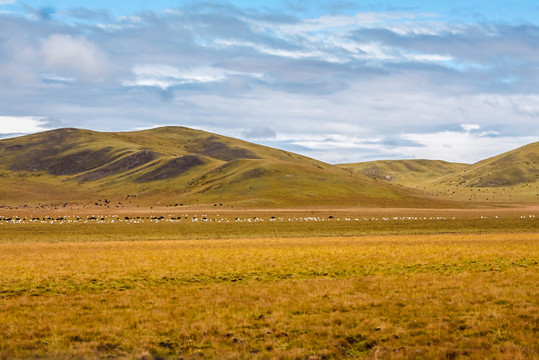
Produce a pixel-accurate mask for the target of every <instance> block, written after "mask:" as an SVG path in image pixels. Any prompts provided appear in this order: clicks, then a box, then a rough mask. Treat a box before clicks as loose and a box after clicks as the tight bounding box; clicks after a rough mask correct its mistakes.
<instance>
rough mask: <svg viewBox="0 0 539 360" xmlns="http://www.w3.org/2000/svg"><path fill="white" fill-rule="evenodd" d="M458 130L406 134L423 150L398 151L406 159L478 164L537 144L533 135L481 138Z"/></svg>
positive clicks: (405, 136)
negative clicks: (420, 145)
mask: <svg viewBox="0 0 539 360" xmlns="http://www.w3.org/2000/svg"><path fill="white" fill-rule="evenodd" d="M466 131H467V132H458V131H441V132H437V133H432V134H405V135H403V137H404V138H405V139H408V140H412V141H415V142H418V143H420V144H422V145H423V146H422V147H413V148H406V147H402V148H400V149H399V151H400V152H401V153H402V154H404V156H405V157H406V158H418V159H440V160H446V161H453V162H464V163H475V162H477V161H480V160H483V159H486V158H489V157H491V156H495V155H499V154H501V153H503V152H506V151H509V150H513V149H516V148H518V147H520V146H522V145H525V144H529V143H532V142H534V141H537V138H535V137H533V136H515V137H508V136H505V137H503V136H496V137H489V136H481V134H477V135H476V134H473V133H470V132H469V131H468V130H466Z"/></svg>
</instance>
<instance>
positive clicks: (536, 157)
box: [339, 142, 539, 203]
mask: <svg viewBox="0 0 539 360" xmlns="http://www.w3.org/2000/svg"><path fill="white" fill-rule="evenodd" d="M339 166H340V167H342V168H344V169H348V170H350V171H353V172H355V173H357V174H362V175H364V176H366V177H370V178H373V179H377V180H379V181H384V182H387V183H390V184H391V183H392V184H400V185H403V186H407V187H410V188H414V189H418V190H421V191H423V192H424V193H425V194H428V195H431V196H436V197H444V198H447V199H452V200H458V201H479V202H490V203H493V202H497V203H507V202H528V203H537V202H539V142H536V143H532V144H528V145H526V146H523V147H520V148H518V149H515V150H512V151H509V152H506V153H503V154H500V155H498V156H494V157H491V158H488V159H485V160H482V161H479V162H477V163H475V164H472V165H467V164H459V163H448V162H444V161H436V160H384V161H372V162H364V163H355V164H341V165H339Z"/></svg>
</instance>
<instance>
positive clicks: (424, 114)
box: [0, 0, 539, 163]
mask: <svg viewBox="0 0 539 360" xmlns="http://www.w3.org/2000/svg"><path fill="white" fill-rule="evenodd" d="M0 34H1V35H0V137H9V136H16V135H20V134H26V133H31V132H36V131H42V130H47V129H53V128H59V127H79V128H88V129H93V130H98V131H130V130H137V129H146V128H152V127H156V126H162V125H180V126H188V127H193V128H198V129H203V130H207V131H211V132H216V133H219V134H223V135H228V136H233V137H237V138H241V139H245V140H248V141H252V142H256V143H260V144H264V145H268V146H273V147H277V148H281V149H286V150H290V151H295V152H298V153H301V154H304V155H307V156H312V157H315V158H317V159H320V160H323V161H328V162H331V163H338V162H355V161H368V160H374V159H401V158H429V159H442V160H448V161H460V162H469V163H471V162H475V161H478V160H480V159H482V158H486V157H489V156H492V155H496V154H498V153H501V152H504V151H507V150H510V149H513V148H516V147H518V146H522V145H525V144H527V143H529V142H534V141H538V140H539V126H538V124H539V121H538V120H539V50H537V49H539V5H537V4H536V3H535V2H534V1H524V0H520V1H518V0H517V1H505V0H493V1H463V0H453V1H422V0H415V1H414V0H401V1H376V0H372V1H322V0H286V1H269V0H266V1H257V2H253V1H239V0H238V1H230V2H223V1H209V2H202V1H165V0H156V1H143V0H134V1H129V2H127V1H125V2H123V1H122V2H120V1H114V2H111V1H101V0H97V1H91V2H89V1H88V2H80V1H67V0H64V1H60V0H58V1H46V0H33V1H26V2H23V1H19V0H0Z"/></svg>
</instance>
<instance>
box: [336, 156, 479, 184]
mask: <svg viewBox="0 0 539 360" xmlns="http://www.w3.org/2000/svg"><path fill="white" fill-rule="evenodd" d="M339 166H340V167H342V168H344V169H347V170H351V171H354V172H356V173H359V174H363V175H366V176H368V177H370V178H373V179H378V180H385V181H388V182H393V183H397V184H401V185H406V186H414V185H418V184H422V183H424V182H427V181H432V180H433V179H437V178H439V177H441V176H444V175H447V174H452V173H455V172H457V171H459V170H462V169H464V168H466V167H467V166H469V165H467V164H460V163H450V162H446V161H440V160H380V161H369V162H363V163H355V164H341V165H339Z"/></svg>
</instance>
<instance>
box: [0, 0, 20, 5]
mask: <svg viewBox="0 0 539 360" xmlns="http://www.w3.org/2000/svg"><path fill="white" fill-rule="evenodd" d="M15 1H16V0H0V5H9V4H15Z"/></svg>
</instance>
